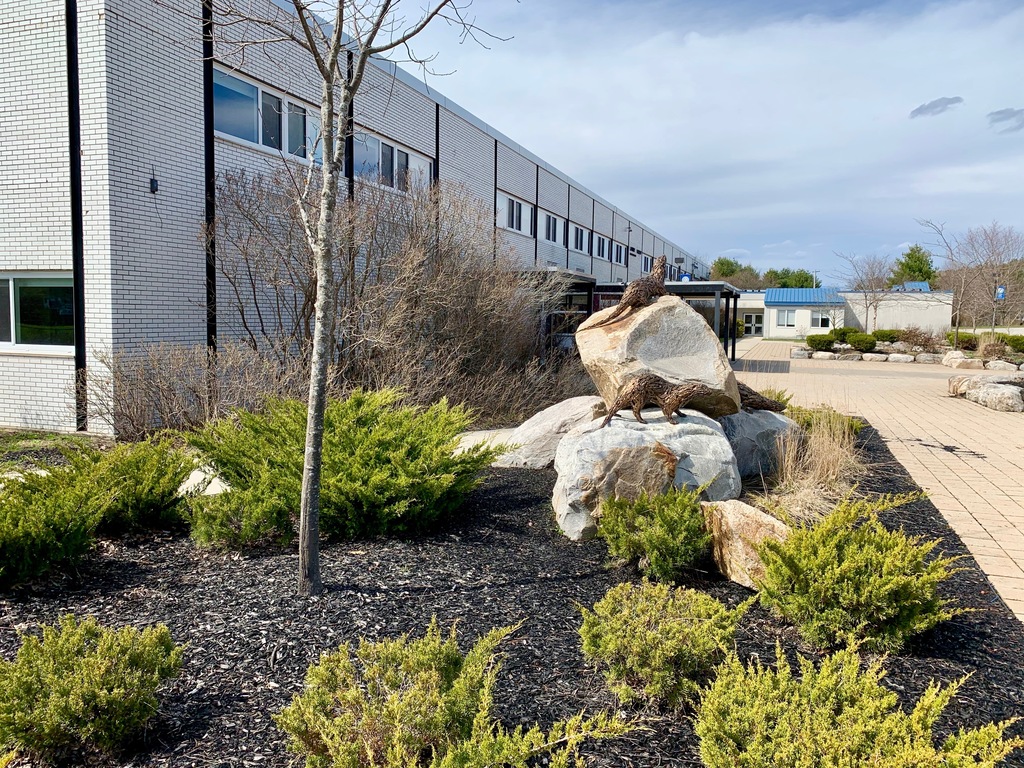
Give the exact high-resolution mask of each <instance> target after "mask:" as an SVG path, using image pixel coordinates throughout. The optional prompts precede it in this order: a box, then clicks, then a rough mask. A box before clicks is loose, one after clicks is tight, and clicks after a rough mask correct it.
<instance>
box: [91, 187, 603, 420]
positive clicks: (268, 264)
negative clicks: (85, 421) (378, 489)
mask: <svg viewBox="0 0 1024 768" xmlns="http://www.w3.org/2000/svg"><path fill="white" fill-rule="evenodd" d="M288 183H289V179H288V177H287V176H286V175H284V174H282V175H281V176H280V177H277V176H258V175H257V176H253V175H246V174H242V173H240V174H237V175H236V174H225V175H224V176H223V177H222V179H221V183H220V186H219V189H218V203H219V214H220V219H219V220H218V223H217V238H218V268H219V273H220V274H219V280H220V286H221V288H220V291H219V296H218V325H219V326H220V328H221V329H222V331H221V338H222V339H224V338H233V339H234V340H235V341H228V342H225V343H221V344H220V346H219V349H218V352H217V354H216V356H214V357H213V358H210V357H209V353H208V352H207V350H206V348H205V347H197V348H193V349H190V348H182V347H169V346H167V345H160V346H151V347H147V348H145V349H143V350H142V351H141V353H139V354H134V353H133V354H131V355H128V354H123V355H116V356H115V355H112V354H106V355H104V354H102V353H100V355H99V360H100V363H101V364H102V366H103V367H105V368H106V369H107V373H108V374H109V375H110V376H113V378H114V379H115V384H114V387H113V396H112V397H111V395H110V390H109V388H108V387H106V386H105V385H104V384H103V382H102V381H100V382H98V385H97V386H94V387H93V390H94V392H92V393H91V394H92V397H91V398H90V399H91V401H92V402H93V403H94V404H95V407H94V411H95V414H96V416H97V417H99V418H101V419H103V420H105V421H108V422H109V423H113V424H114V425H115V427H116V430H117V432H118V433H119V434H120V435H121V436H122V437H129V436H134V435H137V434H140V433H141V432H143V431H145V429H148V428H151V427H152V426H154V425H161V426H170V427H189V426H194V425H195V424H198V423H202V422H203V421H206V420H208V419H209V418H212V417H214V416H217V415H221V414H223V413H224V412H225V411H226V410H227V409H229V408H231V407H236V406H238V407H246V408H258V407H259V405H260V403H261V402H262V401H263V400H264V399H265V398H266V397H268V396H288V397H299V398H302V399H304V398H305V397H306V392H305V388H306V387H307V386H308V381H309V378H308V377H309V365H310V348H311V340H312V327H313V316H314V302H315V294H316V277H315V275H316V273H315V270H314V269H313V260H312V253H311V249H310V248H309V245H308V243H307V241H306V239H305V237H304V236H303V234H302V232H303V230H302V226H301V222H300V221H299V220H298V219H299V216H300V215H301V212H300V211H299V210H298V209H297V207H296V206H295V205H294V204H293V203H292V202H291V198H290V197H289V195H288V194H287V185H288ZM306 215H309V212H308V211H307V212H306ZM344 215H345V216H346V217H348V218H347V220H348V221H349V222H350V223H351V225H352V231H354V232H355V237H356V242H358V243H359V247H358V248H349V247H345V248H339V250H338V252H337V253H336V254H335V256H334V265H333V267H334V274H335V277H336V281H335V289H336V295H335V296H334V301H333V305H334V307H335V312H334V324H335V327H334V333H333V338H334V339H335V343H334V346H333V347H332V349H331V350H330V370H331V384H330V389H331V391H332V393H333V394H335V395H340V394H343V393H345V392H347V391H350V390H352V389H355V388H358V387H362V388H365V389H381V388H384V387H394V388H398V389H401V390H404V391H405V392H407V393H408V402H412V403H417V404H429V403H433V402H436V401H437V400H439V399H440V398H441V397H445V396H447V397H448V399H449V400H451V401H453V402H458V403H465V404H467V405H469V406H471V407H473V408H474V409H476V410H477V411H478V412H479V418H478V424H479V425H481V426H491V425H497V424H511V423H512V422H515V421H518V420H522V419H523V418H525V417H527V416H529V415H532V413H534V412H536V410H538V409H539V408H542V407H544V406H546V405H549V404H551V403H554V402H557V401H558V400H560V399H563V398H565V397H570V396H573V395H578V394H589V393H591V392H592V391H593V390H592V384H591V383H590V380H589V378H588V377H587V375H586V373H585V372H584V371H583V368H582V365H581V364H580V363H579V361H578V359H577V356H576V355H575V354H573V355H564V356H563V355H557V354H546V350H545V346H544V344H545V339H544V338H543V337H542V334H541V328H542V318H543V316H544V314H545V312H546V311H547V310H548V309H549V308H553V307H555V306H556V305H557V303H558V302H559V300H560V298H561V296H562V295H563V294H564V292H565V288H566V285H565V282H564V278H563V277H561V276H559V275H557V274H554V273H550V272H538V271H532V270H526V269H524V268H523V267H522V265H520V264H519V263H518V262H517V261H516V260H515V258H514V257H513V255H512V253H511V251H510V250H509V249H508V248H507V246H506V245H505V244H504V243H503V241H502V240H501V237H500V233H496V230H495V227H494V214H493V211H492V210H491V209H490V208H489V207H488V206H487V205H486V204H484V203H483V202H481V201H478V200H476V199H475V198H473V197H472V196H470V195H469V194H467V193H466V192H465V191H464V190H463V189H461V188H460V187H457V186H434V187H427V186H415V185H411V188H410V189H409V190H408V192H406V193H396V192H395V191H394V190H392V189H390V188H387V187H384V186H382V185H376V184H366V183H359V184H358V186H357V190H356V196H355V200H354V201H352V202H350V203H348V204H346V210H345V212H344ZM211 373H215V374H216V375H215V376H211V375H210V374H211Z"/></svg>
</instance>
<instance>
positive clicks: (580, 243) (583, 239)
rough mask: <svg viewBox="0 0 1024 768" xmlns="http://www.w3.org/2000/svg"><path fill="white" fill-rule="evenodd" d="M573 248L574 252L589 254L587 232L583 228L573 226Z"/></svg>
mask: <svg viewBox="0 0 1024 768" xmlns="http://www.w3.org/2000/svg"><path fill="white" fill-rule="evenodd" d="M572 247H573V249H574V250H577V251H580V252H581V253H586V252H587V231H586V230H585V229H583V228H582V227H577V226H575V225H574V226H573V228H572Z"/></svg>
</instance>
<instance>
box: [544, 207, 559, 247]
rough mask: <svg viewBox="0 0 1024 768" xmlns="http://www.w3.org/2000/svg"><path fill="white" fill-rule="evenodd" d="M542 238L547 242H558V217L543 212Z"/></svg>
mask: <svg viewBox="0 0 1024 768" xmlns="http://www.w3.org/2000/svg"><path fill="white" fill-rule="evenodd" d="M544 239H545V240H547V241H548V242H552V243H557V242H558V219H557V218H555V217H554V216H552V215H551V214H550V213H545V214H544Z"/></svg>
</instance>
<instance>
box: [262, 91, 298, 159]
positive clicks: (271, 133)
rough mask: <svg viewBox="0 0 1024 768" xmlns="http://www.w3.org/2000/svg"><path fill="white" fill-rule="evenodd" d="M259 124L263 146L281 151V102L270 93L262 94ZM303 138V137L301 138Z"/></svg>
mask: <svg viewBox="0 0 1024 768" xmlns="http://www.w3.org/2000/svg"><path fill="white" fill-rule="evenodd" d="M260 124H261V125H262V128H263V131H262V135H263V146H265V147H270V148H271V149H281V147H282V146H283V145H282V144H281V133H282V131H281V100H280V99H279V98H277V96H274V95H273V94H271V93H267V92H266V91H264V92H263V109H261V110H260ZM303 138H305V137H303Z"/></svg>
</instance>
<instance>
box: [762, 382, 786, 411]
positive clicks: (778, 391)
mask: <svg viewBox="0 0 1024 768" xmlns="http://www.w3.org/2000/svg"><path fill="white" fill-rule="evenodd" d="M760 392H761V394H762V395H764V396H765V397H767V398H768V399H769V400H775V401H776V402H779V403H782V404H783V405H785V406H786V407H789V401H790V400H792V399H793V395H792V394H790V392H789V391H788V390H785V389H782V388H781V387H763V388H762V389H761V390H760Z"/></svg>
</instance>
